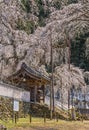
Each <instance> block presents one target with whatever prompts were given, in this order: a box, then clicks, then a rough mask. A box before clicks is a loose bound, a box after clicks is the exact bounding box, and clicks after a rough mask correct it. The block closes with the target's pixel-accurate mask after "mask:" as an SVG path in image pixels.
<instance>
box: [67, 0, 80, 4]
mask: <svg viewBox="0 0 89 130" xmlns="http://www.w3.org/2000/svg"><path fill="white" fill-rule="evenodd" d="M72 3H78V0H68V4H72Z"/></svg>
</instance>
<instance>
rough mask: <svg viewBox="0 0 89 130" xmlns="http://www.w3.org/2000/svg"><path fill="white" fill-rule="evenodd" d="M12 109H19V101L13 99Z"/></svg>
mask: <svg viewBox="0 0 89 130" xmlns="http://www.w3.org/2000/svg"><path fill="white" fill-rule="evenodd" d="M13 110H14V111H19V101H16V100H14V103H13Z"/></svg>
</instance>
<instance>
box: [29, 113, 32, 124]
mask: <svg viewBox="0 0 89 130" xmlns="http://www.w3.org/2000/svg"><path fill="white" fill-rule="evenodd" d="M29 116H30V123H31V122H32V115H31V114H29Z"/></svg>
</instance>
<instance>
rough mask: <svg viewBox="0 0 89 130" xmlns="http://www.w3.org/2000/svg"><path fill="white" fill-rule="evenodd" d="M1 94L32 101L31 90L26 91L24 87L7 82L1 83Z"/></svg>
mask: <svg viewBox="0 0 89 130" xmlns="http://www.w3.org/2000/svg"><path fill="white" fill-rule="evenodd" d="M0 96H5V97H9V98H13V99H15V100H19V101H25V102H30V92H29V91H25V90H23V89H20V88H17V87H15V86H11V85H8V84H5V83H0Z"/></svg>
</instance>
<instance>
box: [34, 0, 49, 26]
mask: <svg viewBox="0 0 89 130" xmlns="http://www.w3.org/2000/svg"><path fill="white" fill-rule="evenodd" d="M35 1H36V3H37V6H38V9H39V14H38V15H37V16H38V18H39V26H45V18H47V17H48V16H49V13H50V11H49V8H47V9H46V10H45V9H44V5H43V2H42V0H35Z"/></svg>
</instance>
